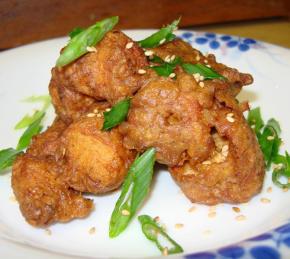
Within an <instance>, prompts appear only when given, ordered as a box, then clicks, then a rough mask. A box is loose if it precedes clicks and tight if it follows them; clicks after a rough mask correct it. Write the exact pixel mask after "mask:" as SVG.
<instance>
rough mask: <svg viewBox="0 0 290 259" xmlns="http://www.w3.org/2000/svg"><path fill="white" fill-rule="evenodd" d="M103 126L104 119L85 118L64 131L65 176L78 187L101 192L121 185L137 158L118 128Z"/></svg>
mask: <svg viewBox="0 0 290 259" xmlns="http://www.w3.org/2000/svg"><path fill="white" fill-rule="evenodd" d="M102 126H103V118H98V117H92V118H88V117H84V118H82V119H81V120H79V121H78V122H76V123H73V124H71V125H70V126H69V127H68V129H67V130H66V131H65V132H64V135H63V140H62V142H63V147H64V149H65V159H66V161H67V164H68V170H67V171H66V177H65V178H66V182H67V183H68V184H69V185H70V186H71V187H72V188H73V189H75V190H79V191H81V192H90V193H95V194H98V193H106V192H109V191H112V190H114V189H116V188H118V187H119V186H120V185H121V183H122V182H123V180H124V177H125V175H126V173H127V169H128V167H129V165H130V164H131V162H132V160H133V159H134V152H132V151H129V150H127V149H125V148H124V146H123V143H122V138H121V135H120V134H119V132H118V129H117V128H114V129H112V130H111V131H101V128H102Z"/></svg>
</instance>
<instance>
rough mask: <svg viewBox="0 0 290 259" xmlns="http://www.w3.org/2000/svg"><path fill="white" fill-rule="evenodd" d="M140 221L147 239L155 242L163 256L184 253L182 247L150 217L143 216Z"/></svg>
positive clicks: (139, 218)
mask: <svg viewBox="0 0 290 259" xmlns="http://www.w3.org/2000/svg"><path fill="white" fill-rule="evenodd" d="M138 220H139V222H140V224H141V227H142V232H143V233H144V235H145V236H146V238H147V239H149V240H150V241H152V242H154V243H155V244H156V246H157V247H158V249H159V250H160V251H161V252H162V253H163V254H177V253H182V252H183V249H182V247H181V246H180V245H179V244H177V243H176V242H175V241H174V240H173V239H172V238H171V237H170V236H169V235H168V234H167V233H166V232H165V231H164V229H163V228H162V227H161V226H160V225H159V224H158V223H157V222H156V221H155V220H154V219H152V218H151V217H150V216H148V215H142V216H139V217H138Z"/></svg>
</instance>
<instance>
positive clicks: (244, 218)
mask: <svg viewBox="0 0 290 259" xmlns="http://www.w3.org/2000/svg"><path fill="white" fill-rule="evenodd" d="M235 219H236V220H237V221H243V220H246V219H247V218H246V216H244V215H239V216H236V217H235Z"/></svg>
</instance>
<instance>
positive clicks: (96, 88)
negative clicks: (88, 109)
mask: <svg viewBox="0 0 290 259" xmlns="http://www.w3.org/2000/svg"><path fill="white" fill-rule="evenodd" d="M130 42H133V41H132V40H131V39H130V38H129V37H127V36H126V35H125V34H124V33H122V32H119V31H114V32H108V33H107V34H106V36H105V37H104V38H103V39H102V40H101V41H100V42H99V43H98V44H97V45H96V52H90V53H87V54H86V55H84V56H82V57H81V58H79V59H78V60H76V61H74V62H73V63H71V64H69V65H67V66H65V67H61V68H57V67H55V68H54V69H53V70H52V81H53V82H52V84H56V85H57V86H59V87H60V86H61V87H64V88H68V89H71V90H73V91H75V92H78V93H81V94H83V95H86V96H90V97H93V98H95V99H96V100H106V101H108V102H109V103H111V104H113V103H115V102H117V101H118V100H120V99H123V98H125V97H127V96H132V95H133V94H134V93H135V92H136V91H137V90H138V89H139V88H140V87H141V86H142V85H143V78H144V77H143V76H141V75H140V74H138V70H139V69H141V68H143V67H145V66H147V65H148V63H147V60H146V57H145V55H144V52H143V50H142V49H141V48H140V47H139V46H138V44H137V43H134V44H133V46H132V47H131V48H126V46H127V44H128V43H130Z"/></svg>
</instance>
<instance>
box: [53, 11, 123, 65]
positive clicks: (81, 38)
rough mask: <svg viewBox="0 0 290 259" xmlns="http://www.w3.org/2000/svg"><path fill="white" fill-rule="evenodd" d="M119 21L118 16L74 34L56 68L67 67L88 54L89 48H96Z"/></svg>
mask: <svg viewBox="0 0 290 259" xmlns="http://www.w3.org/2000/svg"><path fill="white" fill-rule="evenodd" d="M118 20H119V18H118V16H113V17H111V18H107V19H104V20H102V21H99V22H97V23H95V24H94V25H92V26H90V27H88V28H87V29H85V30H83V31H82V32H79V33H78V34H76V35H75V33H74V35H73V36H74V37H72V38H71V39H70V41H69V43H68V45H67V46H66V47H65V48H64V50H63V51H62V52H61V54H60V56H59V58H58V59H57V61H56V66H57V67H62V66H65V65H67V64H69V63H71V62H72V61H74V60H76V59H77V58H79V57H81V56H82V55H84V54H85V53H87V52H88V51H87V47H91V46H94V45H96V44H97V43H98V42H99V41H100V40H102V39H103V37H104V36H105V34H106V33H107V32H108V31H110V30H112V29H113V28H114V26H115V25H116V24H117V23H118Z"/></svg>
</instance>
